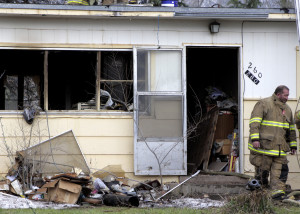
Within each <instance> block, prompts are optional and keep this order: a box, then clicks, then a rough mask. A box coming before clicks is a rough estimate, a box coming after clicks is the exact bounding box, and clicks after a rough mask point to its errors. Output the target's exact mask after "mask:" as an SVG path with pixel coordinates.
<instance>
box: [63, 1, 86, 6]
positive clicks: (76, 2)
mask: <svg viewBox="0 0 300 214" xmlns="http://www.w3.org/2000/svg"><path fill="white" fill-rule="evenodd" d="M67 3H68V4H70V3H75V4H83V5H89V3H88V2H86V1H83V0H72V1H68V2H67Z"/></svg>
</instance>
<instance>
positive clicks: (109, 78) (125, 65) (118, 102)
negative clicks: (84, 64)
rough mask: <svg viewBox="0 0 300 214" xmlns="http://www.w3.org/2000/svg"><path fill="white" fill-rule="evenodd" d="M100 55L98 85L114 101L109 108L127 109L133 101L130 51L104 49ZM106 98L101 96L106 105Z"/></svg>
mask: <svg viewBox="0 0 300 214" xmlns="http://www.w3.org/2000/svg"><path fill="white" fill-rule="evenodd" d="M101 56H102V60H101V62H103V63H102V69H101V78H100V83H101V86H100V87H101V89H102V90H105V91H107V92H108V93H109V94H110V95H111V99H112V101H113V102H114V104H112V105H110V106H109V108H110V109H117V110H127V109H128V108H130V104H131V103H132V102H133V100H132V99H133V79H132V74H133V69H132V52H129V51H123V52H119V51H105V52H102V53H101ZM106 100H107V99H106V97H105V96H102V97H101V101H104V102H105V104H106V106H107V101H106ZM102 106H103V105H102ZM106 106H103V107H106ZM107 107H108V106H107Z"/></svg>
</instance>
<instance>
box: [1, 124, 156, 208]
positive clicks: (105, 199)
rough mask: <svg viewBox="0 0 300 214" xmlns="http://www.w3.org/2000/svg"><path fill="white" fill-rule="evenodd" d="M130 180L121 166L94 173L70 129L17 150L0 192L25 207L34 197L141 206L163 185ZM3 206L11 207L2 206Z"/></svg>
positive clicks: (39, 199)
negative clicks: (131, 182) (141, 203)
mask: <svg viewBox="0 0 300 214" xmlns="http://www.w3.org/2000/svg"><path fill="white" fill-rule="evenodd" d="M62 156H63V157H64V158H61V157H62ZM107 170H110V171H107ZM127 181H128V179H126V178H125V172H124V171H122V169H120V167H118V166H110V167H106V168H105V169H103V170H98V171H96V172H94V173H93V174H91V173H90V169H89V167H88V166H87V164H86V161H85V158H84V156H83V154H82V153H81V150H80V147H79V145H78V143H77V141H76V139H75V137H74V134H73V132H72V131H71V130H70V131H67V132H65V133H63V134H61V135H58V136H56V137H53V138H50V139H49V140H46V141H44V142H41V143H39V144H37V145H35V146H32V147H29V148H27V149H25V150H22V151H18V152H16V155H15V163H14V164H13V166H12V167H11V168H10V169H9V170H8V173H7V175H6V176H5V178H3V179H0V193H1V194H2V195H1V196H2V197H4V196H5V197H6V200H13V201H19V200H21V201H22V200H23V199H24V200H23V202H24V203H25V204H26V205H24V206H23V207H22V208H25V207H27V205H28V206H29V207H34V206H36V205H32V204H31V203H30V200H33V201H39V202H48V203H49V202H52V203H57V204H72V205H75V204H83V203H88V204H91V205H103V204H104V205H108V206H127V207H138V206H139V202H140V200H146V201H154V196H155V190H154V189H159V188H160V186H161V184H160V183H159V182H158V181H157V180H155V181H148V182H145V183H140V182H137V185H135V186H129V185H128V182H127ZM153 195H154V196H153ZM9 196H11V197H9ZM18 198H19V199H18ZM25 199H26V200H25ZM18 203H21V202H18ZM1 208H11V206H10V205H1Z"/></svg>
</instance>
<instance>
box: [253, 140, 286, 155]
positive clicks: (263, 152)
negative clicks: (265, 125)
mask: <svg viewBox="0 0 300 214" xmlns="http://www.w3.org/2000/svg"><path fill="white" fill-rule="evenodd" d="M248 149H250V150H252V151H254V152H257V153H260V154H265V155H271V156H279V150H264V149H259V148H258V149H256V148H254V147H253V145H252V144H250V143H248ZM280 156H286V153H285V152H284V151H280Z"/></svg>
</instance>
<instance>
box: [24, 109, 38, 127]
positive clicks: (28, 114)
mask: <svg viewBox="0 0 300 214" xmlns="http://www.w3.org/2000/svg"><path fill="white" fill-rule="evenodd" d="M35 115H36V109H34V108H25V109H24V112H23V117H24V119H25V121H26V122H27V123H28V124H32V123H33V120H34V117H35Z"/></svg>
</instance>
